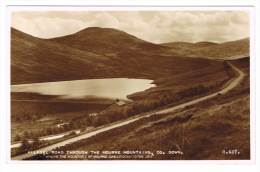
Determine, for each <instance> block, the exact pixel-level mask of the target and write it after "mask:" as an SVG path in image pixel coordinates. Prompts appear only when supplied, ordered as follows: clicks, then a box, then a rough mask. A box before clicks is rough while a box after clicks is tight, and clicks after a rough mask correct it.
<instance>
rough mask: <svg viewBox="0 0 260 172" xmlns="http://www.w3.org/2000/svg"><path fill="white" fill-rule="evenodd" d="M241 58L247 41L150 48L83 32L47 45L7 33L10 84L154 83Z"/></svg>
mask: <svg viewBox="0 0 260 172" xmlns="http://www.w3.org/2000/svg"><path fill="white" fill-rule="evenodd" d="M245 56H249V38H246V39H243V40H238V41H232V42H226V43H222V44H217V43H212V42H199V43H186V42H172V43H165V44H154V43H150V42H147V41H144V40H141V39H139V38H137V37H135V36H132V35H130V34H128V33H126V32H123V31H120V30H116V29H111V28H98V27H92V28H86V29H84V30H81V31H79V32H77V33H75V34H72V35H67V36H63V37H58V38H52V39H41V38H37V37H33V36H31V35H28V34H25V33H23V32H21V31H19V30H17V29H14V28H11V84H24V83H35V82H47V81H61V80H74V79H90V78H110V77H133V78H149V79H156V78H158V77H161V76H166V75H173V74H178V73H183V72H186V71H192V70H198V69H200V68H206V67H210V66H211V65H222V64H221V63H220V62H219V61H218V60H227V59H232V58H239V57H245ZM191 57H192V58H191ZM212 59H213V60H212Z"/></svg>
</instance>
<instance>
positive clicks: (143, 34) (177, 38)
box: [11, 10, 250, 44]
mask: <svg viewBox="0 0 260 172" xmlns="http://www.w3.org/2000/svg"><path fill="white" fill-rule="evenodd" d="M11 26H12V27H13V28H15V29H17V30H19V31H22V32H24V33H27V34H29V35H32V36H34V37H38V38H43V39H51V38H56V37H62V36H66V35H71V34H74V33H76V32H79V31H80V30H83V29H85V28H89V27H101V28H114V29H118V30H121V31H124V32H126V33H128V34H130V35H133V36H135V37H137V38H139V39H142V40H144V41H147V42H151V43H155V44H162V43H169V42H190V43H196V42H203V41H207V42H214V43H223V42H229V41H233V40H239V39H244V38H249V36H250V27H249V26H250V17H249V11H232V10H228V11H14V12H12V13H11Z"/></svg>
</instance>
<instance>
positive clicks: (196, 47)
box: [162, 38, 250, 60]
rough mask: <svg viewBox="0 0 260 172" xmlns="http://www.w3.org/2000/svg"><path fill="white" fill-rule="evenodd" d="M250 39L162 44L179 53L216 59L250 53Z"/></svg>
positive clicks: (246, 55) (239, 56) (233, 57)
mask: <svg viewBox="0 0 260 172" xmlns="http://www.w3.org/2000/svg"><path fill="white" fill-rule="evenodd" d="M249 44H250V40H249V38H245V39H241V40H236V41H230V42H225V43H221V44H216V43H212V42H198V43H194V44H192V43H186V42H172V43H166V44H162V45H164V46H167V47H171V48H172V51H175V53H178V54H179V55H183V56H189V57H200V58H209V59H218V60H228V59H236V58H241V57H248V56H249V55H250V54H249V53H250V51H249V48H250V45H249Z"/></svg>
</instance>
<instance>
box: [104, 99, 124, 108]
mask: <svg viewBox="0 0 260 172" xmlns="http://www.w3.org/2000/svg"><path fill="white" fill-rule="evenodd" d="M124 105H126V102H125V101H123V100H119V99H116V101H115V102H114V103H113V104H111V105H110V106H108V107H107V108H106V109H116V108H121V107H123V106H124Z"/></svg>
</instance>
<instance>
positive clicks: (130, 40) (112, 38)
mask: <svg viewBox="0 0 260 172" xmlns="http://www.w3.org/2000/svg"><path fill="white" fill-rule="evenodd" d="M50 41H53V42H57V43H60V44H65V45H69V46H71V47H74V48H77V49H80V50H84V51H92V52H99V53H101V54H103V53H113V52H122V51H129V50H142V51H151V52H155V51H163V50H166V49H167V48H165V47H164V46H161V45H157V44H153V43H150V42H146V41H143V40H141V39H139V38H136V37H134V36H132V35H130V34H128V33H126V32H123V31H120V30H117V29H112V28H99V27H90V28H86V29H84V30H81V31H79V32H77V33H75V34H72V35H68V36H63V37H58V38H53V39H50Z"/></svg>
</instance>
